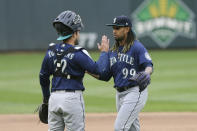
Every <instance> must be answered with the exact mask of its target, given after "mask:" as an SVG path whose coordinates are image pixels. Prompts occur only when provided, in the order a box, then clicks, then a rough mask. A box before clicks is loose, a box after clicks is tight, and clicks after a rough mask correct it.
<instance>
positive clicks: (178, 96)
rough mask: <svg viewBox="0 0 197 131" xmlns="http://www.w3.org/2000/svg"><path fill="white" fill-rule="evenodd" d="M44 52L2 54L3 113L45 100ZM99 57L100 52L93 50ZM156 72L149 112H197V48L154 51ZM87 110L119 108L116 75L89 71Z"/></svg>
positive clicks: (0, 109) (26, 109)
mask: <svg viewBox="0 0 197 131" xmlns="http://www.w3.org/2000/svg"><path fill="white" fill-rule="evenodd" d="M44 54H45V53H44V52H43V53H6V54H0V113H1V114H10V113H12V114H13V113H33V112H34V109H35V108H36V107H37V105H39V104H40V103H41V101H42V95H41V88H40V86H39V81H38V75H39V70H40V66H41V62H42V59H43V57H44ZM90 54H91V56H92V57H93V58H94V59H95V60H97V58H98V57H99V53H93V52H90ZM150 54H151V56H152V59H153V62H154V73H153V75H152V82H151V85H150V86H149V87H148V88H149V98H148V102H147V105H146V106H145V108H144V109H143V111H145V112H155V111H157V112H161V111H162V112H166V111H176V112H182V111H195V112H197V50H181V51H180V50H179V51H172V50H170V51H150ZM84 85H85V87H86V91H85V92H84V98H85V103H86V112H115V111H116V109H115V89H113V79H111V81H110V82H102V81H98V80H96V79H94V78H92V77H91V76H89V75H86V76H85V78H84Z"/></svg>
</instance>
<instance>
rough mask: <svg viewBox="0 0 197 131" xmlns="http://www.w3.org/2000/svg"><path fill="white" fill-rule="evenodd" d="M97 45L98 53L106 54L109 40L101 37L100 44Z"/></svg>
mask: <svg viewBox="0 0 197 131" xmlns="http://www.w3.org/2000/svg"><path fill="white" fill-rule="evenodd" d="M97 45H98V49H99V50H100V51H104V52H108V51H109V39H108V38H107V36H106V35H103V36H102V39H101V44H99V43H98V44H97Z"/></svg>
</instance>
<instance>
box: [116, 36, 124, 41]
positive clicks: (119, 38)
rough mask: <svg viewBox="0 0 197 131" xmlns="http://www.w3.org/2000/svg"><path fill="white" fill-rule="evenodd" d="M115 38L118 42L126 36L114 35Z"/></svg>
mask: <svg viewBox="0 0 197 131" xmlns="http://www.w3.org/2000/svg"><path fill="white" fill-rule="evenodd" d="M114 38H115V40H116V41H117V42H120V41H123V40H124V36H121V37H114Z"/></svg>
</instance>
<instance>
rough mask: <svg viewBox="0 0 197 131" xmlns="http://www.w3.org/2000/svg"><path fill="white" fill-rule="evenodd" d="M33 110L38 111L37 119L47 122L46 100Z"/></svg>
mask: <svg viewBox="0 0 197 131" xmlns="http://www.w3.org/2000/svg"><path fill="white" fill-rule="evenodd" d="M35 112H38V116H39V119H40V121H41V122H42V123H44V124H48V100H45V99H44V100H43V103H42V104H40V105H39V106H38V108H37V109H36V111H35Z"/></svg>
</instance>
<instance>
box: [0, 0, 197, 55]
mask: <svg viewBox="0 0 197 131" xmlns="http://www.w3.org/2000/svg"><path fill="white" fill-rule="evenodd" d="M196 5H197V1H196V0H123V1H122V0H72V1H71V0H70V1H68V0H1V1H0V51H8V50H45V49H47V47H48V44H49V43H51V42H55V43H56V42H57V41H56V38H57V34H56V32H55V30H54V29H53V27H52V22H53V19H54V18H55V17H56V16H57V15H58V14H59V13H60V12H62V11H64V10H73V11H75V12H77V13H79V14H80V16H81V17H82V21H83V23H84V26H85V28H84V29H83V30H82V31H81V35H80V45H81V46H83V47H85V48H87V49H89V50H91V49H96V48H97V46H96V45H97V43H98V42H99V41H100V39H101V36H102V35H103V34H106V35H107V36H109V38H110V41H111V43H110V44H113V43H114V41H113V36H112V29H111V28H110V27H106V26H105V24H106V23H111V22H112V21H113V18H114V17H115V16H118V15H127V16H129V17H130V18H131V20H132V23H133V27H132V28H133V30H134V31H135V33H136V35H137V38H138V39H139V40H140V41H142V43H143V44H144V45H145V46H146V47H147V48H149V49H150V48H157V49H158V48H159V49H167V48H197V37H196V30H197V19H196V17H197V16H196V15H197V8H196Z"/></svg>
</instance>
